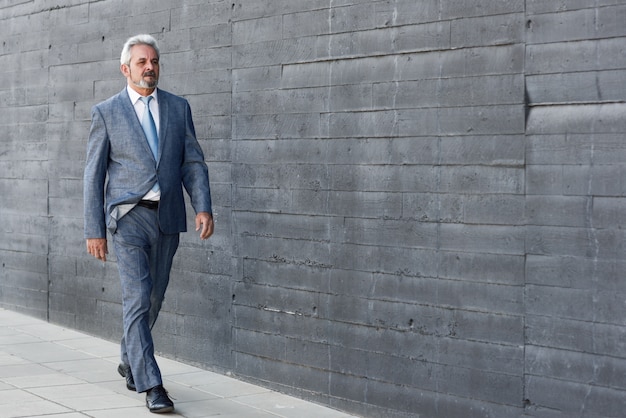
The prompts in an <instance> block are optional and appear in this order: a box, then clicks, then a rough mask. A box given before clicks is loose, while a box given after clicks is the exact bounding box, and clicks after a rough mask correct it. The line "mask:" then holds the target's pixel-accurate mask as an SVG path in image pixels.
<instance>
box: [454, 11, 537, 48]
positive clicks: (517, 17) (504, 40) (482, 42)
mask: <svg viewBox="0 0 626 418" xmlns="http://www.w3.org/2000/svg"><path fill="white" fill-rule="evenodd" d="M513 3H518V6H519V3H521V2H519V1H518V2H513ZM507 4H508V3H507ZM464 5H465V4H464ZM522 12H523V8H522V9H520V10H517V13H512V14H500V15H496V16H484V15H482V16H479V17H469V18H467V17H466V16H467V15H462V16H463V17H462V18H458V19H454V20H452V21H451V24H450V38H451V41H450V46H451V47H452V48H466V47H473V46H486V45H510V44H520V43H522V42H523V41H524V38H525V31H526V26H525V21H524V14H523V13H522Z"/></svg>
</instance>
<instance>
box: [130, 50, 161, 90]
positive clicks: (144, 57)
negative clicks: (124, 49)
mask: <svg viewBox="0 0 626 418" xmlns="http://www.w3.org/2000/svg"><path fill="white" fill-rule="evenodd" d="M121 70H122V74H124V76H125V77H126V79H127V80H128V84H129V85H130V86H131V87H132V88H133V89H135V90H137V91H138V92H139V93H141V94H150V93H151V92H152V90H154V89H155V88H156V86H157V84H158V82H159V57H158V56H157V54H156V51H155V50H154V48H152V47H151V46H149V45H135V46H133V47H132V48H131V49H130V65H126V64H122V66H121Z"/></svg>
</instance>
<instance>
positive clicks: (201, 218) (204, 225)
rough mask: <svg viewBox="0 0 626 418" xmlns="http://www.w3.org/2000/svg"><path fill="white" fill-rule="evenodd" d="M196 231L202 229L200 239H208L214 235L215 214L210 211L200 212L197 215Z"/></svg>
mask: <svg viewBox="0 0 626 418" xmlns="http://www.w3.org/2000/svg"><path fill="white" fill-rule="evenodd" d="M196 231H200V239H207V238H209V237H210V236H211V235H213V216H211V214H210V213H208V212H198V214H197V215H196Z"/></svg>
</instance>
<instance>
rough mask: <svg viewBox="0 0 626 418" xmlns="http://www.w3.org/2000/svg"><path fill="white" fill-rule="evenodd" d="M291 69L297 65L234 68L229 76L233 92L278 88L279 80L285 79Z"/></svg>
mask: <svg viewBox="0 0 626 418" xmlns="http://www.w3.org/2000/svg"><path fill="white" fill-rule="evenodd" d="M292 67H298V65H294V66H284V67H281V66H268V67H257V68H234V69H233V70H232V75H231V78H232V86H233V92H234V93H239V92H244V91H254V90H264V89H275V88H278V87H279V86H280V85H281V79H284V78H285V77H286V74H288V72H289V71H290V69H291V68H292ZM281 77H282V78H281Z"/></svg>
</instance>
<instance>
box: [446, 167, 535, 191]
mask: <svg viewBox="0 0 626 418" xmlns="http://www.w3.org/2000/svg"><path fill="white" fill-rule="evenodd" d="M440 176H441V177H440V179H439V191H443V192H446V193H484V194H492V193H497V194H500V193H504V194H518V193H521V192H522V191H523V190H524V171H523V169H521V168H509V167H488V166H467V167H464V166H445V167H442V169H441V173H440Z"/></svg>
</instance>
